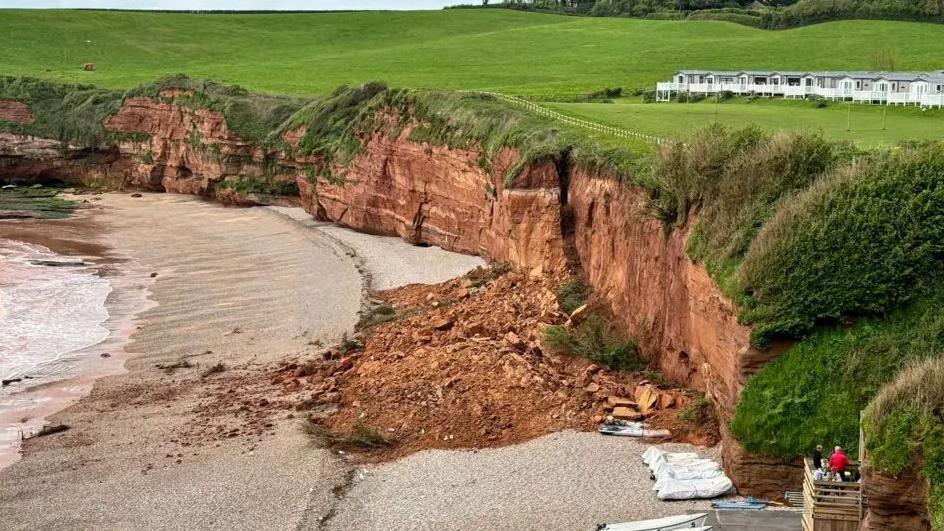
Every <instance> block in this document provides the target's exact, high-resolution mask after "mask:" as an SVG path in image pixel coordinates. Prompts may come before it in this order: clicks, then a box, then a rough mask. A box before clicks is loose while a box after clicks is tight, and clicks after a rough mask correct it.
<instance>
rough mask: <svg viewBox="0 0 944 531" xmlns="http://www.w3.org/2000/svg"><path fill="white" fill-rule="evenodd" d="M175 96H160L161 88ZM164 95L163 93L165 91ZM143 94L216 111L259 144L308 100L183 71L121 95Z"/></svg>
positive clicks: (177, 103)
mask: <svg viewBox="0 0 944 531" xmlns="http://www.w3.org/2000/svg"><path fill="white" fill-rule="evenodd" d="M168 90H170V91H176V92H177V95H175V96H170V95H168V96H162V92H164V91H168ZM165 94H166V93H165ZM134 97H144V98H150V99H152V100H156V101H167V102H171V101H172V102H173V103H174V104H176V105H179V106H181V107H185V108H188V109H193V110H196V109H208V110H211V111H217V112H219V113H221V114H222V115H223V116H224V117H225V118H226V126H227V127H228V128H229V129H230V131H232V132H233V133H235V134H237V135H239V137H240V138H242V139H243V140H249V141H251V142H256V143H261V142H262V141H263V140H265V139H266V138H267V137H268V136H269V134H270V133H271V132H272V131H273V130H274V129H276V128H277V127H279V125H281V124H282V122H284V121H285V120H286V119H288V118H289V117H290V116H292V115H293V114H294V113H295V112H297V111H298V110H299V109H301V108H302V106H304V105H305V104H306V103H307V100H303V99H300V98H293V97H289V96H277V95H269V94H258V93H253V92H249V91H248V90H246V89H244V88H242V87H240V86H239V85H223V84H220V83H216V82H214V81H210V80H208V79H191V78H189V77H187V76H185V75H183V74H178V75H176V76H170V77H165V78H161V79H159V80H157V81H154V82H151V83H145V84H143V85H139V86H137V87H135V88H133V89H131V90H129V91H128V92H127V93H125V95H124V98H125V99H127V98H134Z"/></svg>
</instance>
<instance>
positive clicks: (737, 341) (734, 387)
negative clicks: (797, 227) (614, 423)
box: [0, 94, 800, 496]
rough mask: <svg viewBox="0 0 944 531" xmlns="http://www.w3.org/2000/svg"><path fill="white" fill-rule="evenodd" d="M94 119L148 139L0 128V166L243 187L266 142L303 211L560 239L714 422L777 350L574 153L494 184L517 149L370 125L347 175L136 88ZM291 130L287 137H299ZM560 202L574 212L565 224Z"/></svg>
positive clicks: (221, 193)
mask: <svg viewBox="0 0 944 531" xmlns="http://www.w3.org/2000/svg"><path fill="white" fill-rule="evenodd" d="M165 96H166V97H172V96H173V94H165ZM27 111H28V109H27ZM17 112H18V113H19V115H22V110H18V111H17ZM106 127H107V128H109V129H111V130H113V131H117V132H122V133H137V134H143V135H146V139H145V140H140V141H123V142H121V143H120V144H119V145H118V146H117V147H116V148H115V149H112V150H108V151H107V152H106V153H107V154H106V155H103V154H102V153H99V152H95V153H78V152H77V153H75V155H74V156H70V157H67V158H66V159H65V160H63V158H62V157H61V156H57V155H56V153H60V154H61V152H62V151H63V150H62V147H61V146H59V145H58V143H55V145H46V144H42V141H37V140H35V139H32V140H30V139H24V137H12V136H11V135H7V136H4V137H0V165H2V164H6V165H7V166H8V167H14V168H19V170H18V171H19V173H15V174H16V175H23V176H26V175H29V174H33V175H42V176H47V177H59V178H64V179H67V180H82V181H87V180H89V179H94V180H98V181H106V182H108V183H109V184H112V185H121V186H124V185H130V186H138V187H143V188H147V189H152V190H165V191H170V192H180V193H191V194H199V195H209V196H213V197H216V198H218V199H221V200H224V201H229V202H252V199H251V198H248V199H247V198H245V197H243V196H241V195H240V194H237V193H235V192H233V191H232V190H229V189H224V188H221V187H219V186H218V184H219V183H220V181H223V180H225V179H230V178H235V177H238V176H240V175H252V176H259V175H262V174H263V171H262V167H263V158H264V157H265V156H269V157H275V158H276V159H277V162H278V167H277V168H276V170H275V171H274V173H273V174H272V175H271V178H273V179H277V180H294V181H296V182H297V184H298V186H299V190H300V192H301V198H302V202H303V204H304V205H305V206H306V208H307V209H308V211H309V212H311V213H312V214H315V215H317V216H319V217H321V218H323V219H329V220H333V221H336V222H338V223H341V224H344V225H347V226H350V227H352V228H355V229H358V230H363V231H368V232H375V233H383V234H394V235H399V236H401V237H403V238H406V239H408V240H410V241H413V242H415V243H424V244H433V245H439V246H442V247H444V248H446V249H451V250H456V251H461V252H469V253H476V254H480V255H483V256H487V257H489V258H491V259H494V260H498V261H509V262H512V263H514V264H517V265H519V266H521V267H525V268H528V269H530V270H532V271H535V272H542V271H552V270H559V269H561V268H563V267H565V264H566V260H565V255H568V251H569V250H571V246H572V250H573V251H574V253H575V254H576V258H577V259H578V260H579V263H580V266H581V267H582V268H583V270H584V272H585V274H586V277H587V279H588V281H589V283H590V285H591V286H592V287H593V288H594V291H595V293H597V294H598V296H600V297H602V298H603V300H605V301H606V302H608V303H609V305H610V307H611V309H612V311H613V313H614V314H615V315H616V316H618V318H619V319H620V321H621V322H622V323H623V325H624V326H625V327H626V328H627V330H628V331H629V332H630V333H631V334H632V335H634V336H636V337H637V338H638V339H639V342H640V345H641V346H642V347H643V351H644V352H648V353H651V355H652V357H653V361H654V362H655V363H656V364H657V365H658V366H659V367H661V368H662V370H663V371H664V372H665V373H666V374H667V375H668V376H670V377H671V378H674V379H677V380H679V381H682V382H686V383H689V384H690V385H692V386H693V387H696V388H698V389H701V390H703V391H705V392H706V394H707V395H708V396H709V397H711V399H712V401H713V403H714V404H715V406H716V410H717V412H718V413H719V415H720V417H721V420H722V424H723V425H724V424H726V422H727V421H728V420H729V419H730V417H731V415H732V414H733V411H734V406H735V404H736V403H737V400H738V397H739V394H740V391H741V388H742V386H743V384H744V381H745V379H746V377H747V376H749V375H750V374H752V373H753V372H754V371H756V370H757V369H758V368H760V366H762V365H763V364H764V363H765V362H766V361H767V360H768V359H769V357H770V356H771V355H773V354H775V353H776V352H777V351H776V350H774V351H768V352H767V353H762V352H757V351H755V350H754V349H752V348H750V346H749V341H748V336H749V333H748V330H747V328H745V327H743V326H741V325H740V324H739V323H738V322H737V318H736V313H735V308H734V306H733V304H732V303H731V301H729V300H727V299H726V298H725V297H724V296H723V295H722V293H721V292H720V290H719V289H718V288H717V286H715V284H714V283H713V281H712V280H711V279H710V277H709V276H708V274H707V272H706V271H705V269H704V268H703V267H702V266H700V265H698V264H694V263H692V262H691V261H690V260H689V259H688V257H687V255H686V253H685V247H686V241H687V237H688V234H689V228H690V226H686V227H682V228H681V229H677V230H674V231H671V232H669V233H666V231H665V230H664V228H663V227H662V225H661V224H660V223H659V222H658V221H656V220H653V219H651V218H650V217H648V216H646V214H645V200H646V197H645V194H644V193H643V192H642V191H641V190H638V189H634V188H633V187H631V186H627V185H623V184H620V183H619V181H618V180H617V179H612V178H607V176H597V175H591V174H589V173H587V172H586V171H584V170H582V169H581V168H571V169H568V170H564V171H567V172H568V175H566V176H562V175H559V174H558V171H559V170H558V167H557V166H556V165H555V164H554V162H553V161H540V162H538V163H535V164H532V165H529V166H526V167H525V168H524V169H523V170H522V171H521V173H520V174H519V175H518V176H517V177H516V178H515V179H514V181H513V182H511V183H509V185H508V186H506V184H505V182H504V175H505V173H506V170H507V168H509V167H510V166H512V165H513V164H515V163H516V162H517V157H518V154H517V153H516V152H515V151H513V150H510V149H506V150H503V151H501V152H500V153H498V154H497V155H496V156H495V157H494V160H491V161H490V163H491V164H490V165H489V166H490V170H488V171H486V170H484V169H483V168H482V167H481V166H480V164H479V162H478V161H479V153H478V151H476V150H471V149H469V150H463V149H449V148H446V147H442V146H432V145H427V144H422V143H416V142H412V141H410V140H409V138H408V137H409V128H406V129H405V130H403V131H402V132H401V133H400V134H399V136H397V137H396V138H391V137H389V136H387V135H385V134H382V133H375V134H374V135H373V136H371V137H370V138H364V139H362V141H363V148H362V150H361V152H360V154H359V155H358V156H357V157H356V158H355V159H354V160H353V161H352V162H351V163H350V164H348V165H345V166H344V167H335V168H333V170H334V171H333V173H334V174H335V175H337V176H343V184H342V183H340V182H338V181H336V180H334V179H333V181H334V182H329V181H328V180H325V179H323V178H320V177H319V178H318V179H317V183H312V182H309V180H308V179H309V177H307V176H306V174H305V172H304V171H301V169H300V168H301V166H302V165H304V164H308V163H310V162H311V161H310V160H307V159H302V158H299V159H297V160H296V159H292V158H286V157H285V156H284V155H283V154H281V153H274V154H272V153H270V154H265V153H263V152H262V151H261V150H259V149H258V148H256V147H255V146H254V145H253V144H252V143H250V142H246V141H244V140H242V139H240V138H239V137H238V136H237V135H235V134H234V133H233V132H232V131H230V130H229V128H228V127H227V125H226V121H225V119H224V117H223V116H222V115H221V114H219V113H216V112H212V111H208V110H193V109H188V108H184V107H181V106H178V105H175V104H173V103H169V102H159V101H152V100H150V99H145V98H133V99H129V100H128V101H126V102H125V104H124V105H123V106H122V108H121V109H120V110H119V111H118V113H116V114H115V115H114V116H112V117H110V118H109V119H108V120H107V122H106ZM301 134H302V131H295V132H292V134H287V135H285V136H284V138H283V139H284V140H285V141H286V142H289V143H290V144H296V143H297V142H298V140H299V138H301ZM37 142H38V144H37ZM24 143H25V144H27V145H29V146H30V148H29V149H24V148H23V147H22V146H23V145H24ZM17 145H19V146H20V147H19V148H17V147H16V146H17ZM10 146H13V147H12V148H11V147H10ZM30 150H32V151H30ZM91 157H97V158H94V159H93V158H91ZM89 160H94V163H89ZM565 166H566V165H565ZM0 168H2V166H0ZM79 177H81V178H79ZM562 177H566V179H562ZM562 181H563V182H567V183H569V186H568V190H566V198H567V205H562V204H561V203H562V199H561V198H562V190H561V189H560V182H562ZM563 207H566V210H568V211H572V215H571V217H572V220H573V227H568V229H572V231H571V232H568V233H567V234H568V236H567V237H566V238H565V236H564V231H563V230H562V217H563V212H564V211H565V208H563ZM571 239H572V241H571ZM565 240H566V241H565ZM725 466H726V468H727V470H728V472H729V473H730V474H731V475H732V477H733V479H734V480H735V483H736V484H737V486H738V487H739V488H740V489H741V490H742V491H743V492H745V493H752V494H756V495H762V496H780V495H781V494H782V492H783V490H785V489H786V488H797V487H798V485H799V477H800V476H799V473H798V472H797V470H798V469H795V468H794V467H792V466H791V464H790V463H780V462H777V461H773V460H768V459H765V458H760V457H757V456H751V455H747V454H744V452H742V451H741V450H740V448H739V446H738V445H737V444H736V441H733V440H732V439H731V438H730V437H727V436H726V437H725Z"/></svg>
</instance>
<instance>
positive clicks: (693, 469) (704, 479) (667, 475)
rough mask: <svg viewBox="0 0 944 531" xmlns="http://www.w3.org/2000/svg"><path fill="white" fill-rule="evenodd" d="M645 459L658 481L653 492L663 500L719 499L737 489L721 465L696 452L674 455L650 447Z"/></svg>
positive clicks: (644, 453) (645, 453)
mask: <svg viewBox="0 0 944 531" xmlns="http://www.w3.org/2000/svg"><path fill="white" fill-rule="evenodd" d="M642 460H643V462H644V463H646V464H647V465H648V466H649V470H650V471H651V472H652V475H653V477H654V478H655V479H656V482H655V484H654V485H653V488H652V490H655V491H657V496H658V497H659V499H660V500H691V499H695V498H715V497H718V496H721V495H722V494H725V493H726V492H728V491H729V490H731V487H732V486H733V484H732V483H731V480H730V479H728V477H727V476H725V475H724V472H723V471H722V470H721V466H720V465H719V464H718V463H716V462H715V461H713V460H711V459H705V458H700V457H698V454H696V453H693V452H684V453H670V452H665V451H663V450H660V449H658V448H656V447H654V446H650V447H649V448H648V449H647V450H646V451H645V452H643V454H642Z"/></svg>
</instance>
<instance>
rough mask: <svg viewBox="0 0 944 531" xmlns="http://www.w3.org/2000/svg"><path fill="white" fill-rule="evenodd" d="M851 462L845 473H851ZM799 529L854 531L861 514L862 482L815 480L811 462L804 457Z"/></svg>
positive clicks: (854, 466)
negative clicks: (801, 514) (801, 515)
mask: <svg viewBox="0 0 944 531" xmlns="http://www.w3.org/2000/svg"><path fill="white" fill-rule="evenodd" d="M858 470H859V464H858V463H857V462H855V461H853V462H852V463H851V464H850V465H849V468H848V469H847V472H850V473H855V472H858ZM804 476H805V477H804V480H803V498H804V509H803V531H858V529H859V522H861V521H862V516H863V515H864V514H865V507H864V506H863V504H864V500H863V499H862V485H861V484H860V483H859V482H858V481H841V482H840V481H816V480H814V479H813V461H812V459H804Z"/></svg>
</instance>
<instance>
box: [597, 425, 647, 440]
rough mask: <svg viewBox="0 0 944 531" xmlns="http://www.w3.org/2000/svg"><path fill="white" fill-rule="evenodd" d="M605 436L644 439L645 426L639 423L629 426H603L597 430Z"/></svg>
mask: <svg viewBox="0 0 944 531" xmlns="http://www.w3.org/2000/svg"><path fill="white" fill-rule="evenodd" d="M597 431H599V432H600V433H602V434H603V435H616V436H620V437H642V436H643V433H645V431H646V430H645V429H644V428H643V425H642V424H641V423H638V422H633V423H627V424H603V425H601V426H600V429H599V430H597Z"/></svg>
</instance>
